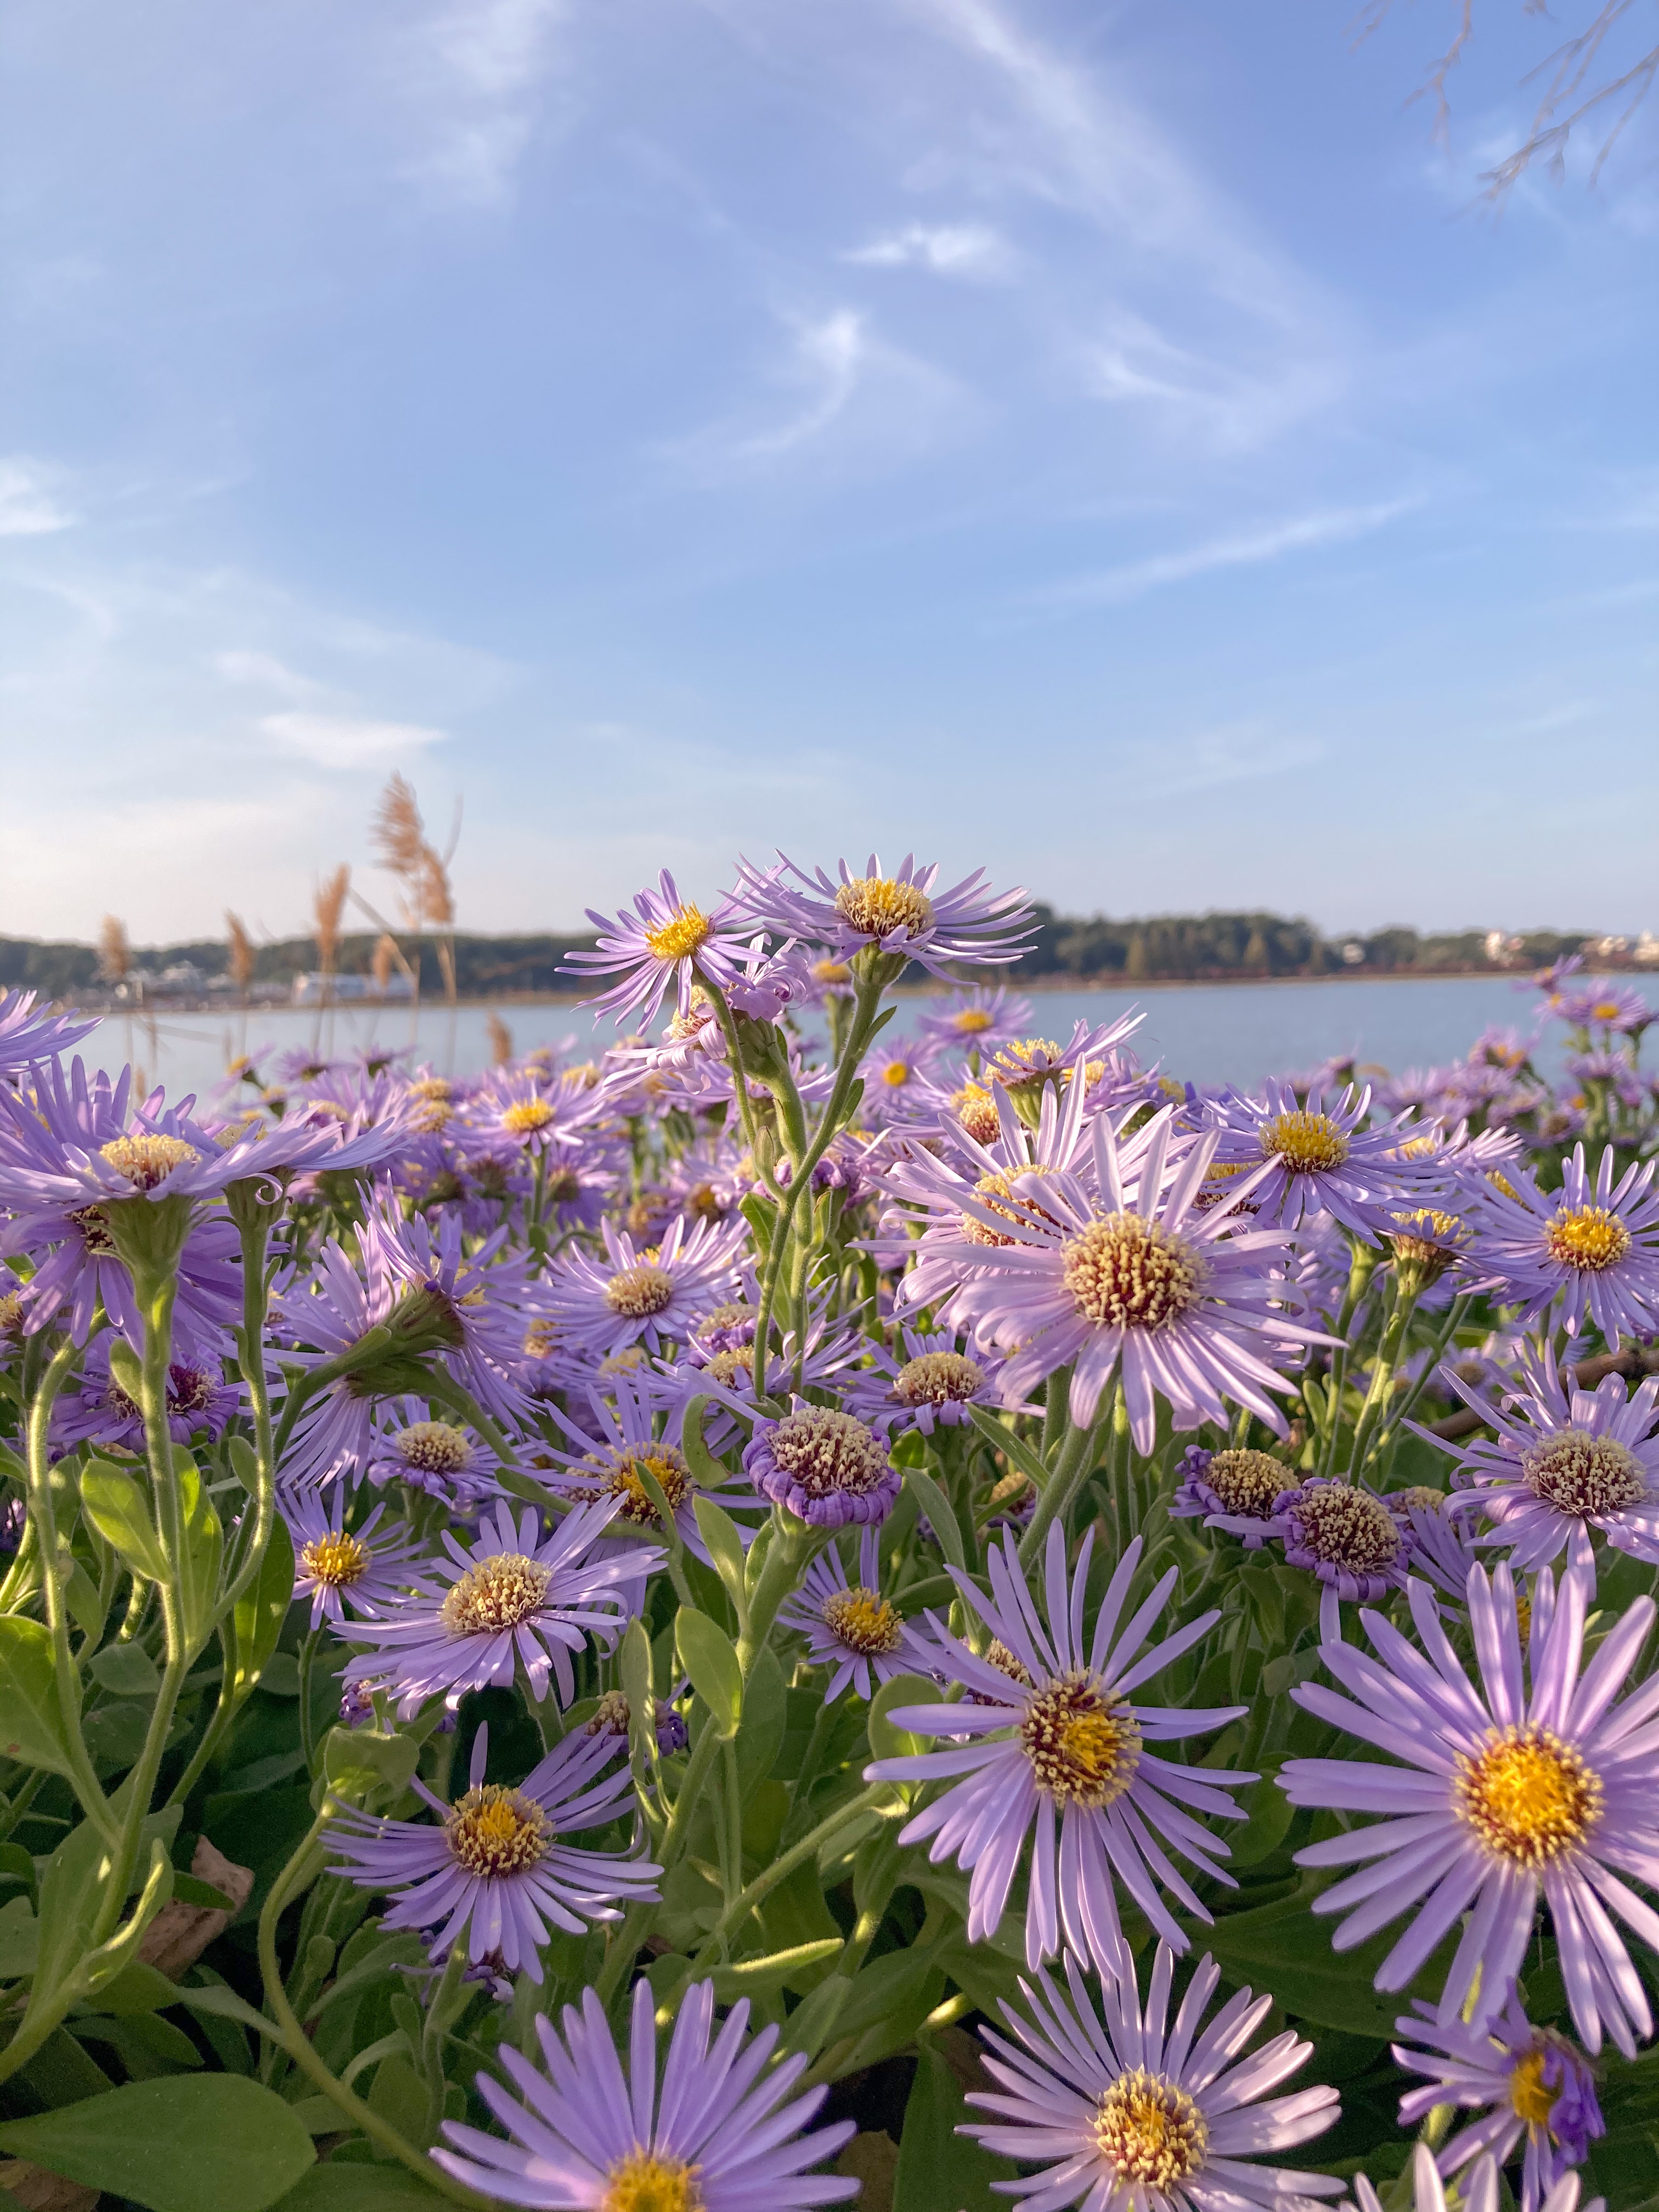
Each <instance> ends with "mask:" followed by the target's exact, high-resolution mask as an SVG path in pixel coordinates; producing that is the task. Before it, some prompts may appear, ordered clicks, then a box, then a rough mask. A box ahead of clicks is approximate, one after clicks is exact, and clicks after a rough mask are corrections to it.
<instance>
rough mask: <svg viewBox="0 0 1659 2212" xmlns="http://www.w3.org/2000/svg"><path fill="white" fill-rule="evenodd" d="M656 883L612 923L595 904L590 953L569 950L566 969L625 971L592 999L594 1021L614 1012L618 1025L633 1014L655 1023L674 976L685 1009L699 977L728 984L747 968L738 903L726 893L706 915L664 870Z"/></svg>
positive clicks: (577, 971) (601, 972)
mask: <svg viewBox="0 0 1659 2212" xmlns="http://www.w3.org/2000/svg"><path fill="white" fill-rule="evenodd" d="M657 881H658V884H659V890H654V891H653V890H642V891H641V892H639V893H638V894H637V895H636V896H635V900H634V911H633V912H632V914H629V913H628V912H627V911H626V910H624V911H623V913H621V914H619V915H617V917H616V919H615V921H611V919H610V917H609V916H608V915H602V914H595V913H594V911H593V910H592V908H591V907H590V908H588V910H587V918H588V920H589V921H591V922H592V925H593V927H594V928H595V929H597V930H598V931H599V942H598V944H597V945H596V946H595V948H594V950H593V951H592V952H586V951H584V952H569V953H567V954H566V955H565V958H564V962H563V965H564V968H565V969H566V970H567V971H568V972H570V973H574V974H575V975H616V974H617V973H618V972H620V973H621V975H622V981H621V982H619V983H615V984H613V985H612V986H611V988H610V990H608V991H606V992H605V993H603V994H601V995H600V996H599V997H598V998H596V999H594V1000H592V1001H591V1003H592V1007H593V1012H594V1017H595V1018H596V1019H597V1018H598V1017H599V1015H600V1014H601V1013H609V1014H614V1015H615V1016H616V1018H617V1020H618V1021H619V1022H620V1021H623V1020H624V1019H626V1018H631V1017H638V1018H640V1019H641V1020H642V1021H645V1022H649V1021H650V1020H651V1018H652V1017H653V1015H654V1014H655V1013H656V1012H657V1009H658V1008H659V1006H661V1004H662V1001H663V994H664V993H665V991H666V990H667V988H668V986H669V983H670V981H672V982H673V984H674V986H675V994H676V999H677V1002H678V1007H679V1011H680V1012H681V1013H682V1014H684V1013H686V1012H688V1011H689V1010H690V1004H691V987H692V983H693V981H695V979H696V977H697V976H698V975H700V974H701V975H703V976H704V977H706V978H707V979H708V981H711V982H713V983H715V984H717V985H719V986H720V987H721V988H722V989H724V988H725V987H726V986H728V985H729V984H731V983H732V982H734V981H737V980H738V978H739V977H740V976H741V975H742V973H743V962H744V953H745V952H746V951H747V950H748V946H747V945H746V944H745V942H744V933H743V930H742V927H740V926H739V920H740V917H739V909H738V906H737V904H736V902H734V901H733V900H732V899H731V898H724V899H722V900H721V901H720V903H719V905H718V906H716V908H714V912H713V913H712V914H704V912H703V911H702V908H701V907H698V906H696V905H693V904H692V903H691V902H689V901H687V900H683V899H682V898H681V896H680V895H679V890H678V886H677V885H676V884H675V882H674V878H672V876H671V875H670V874H669V872H668V871H667V869H666V868H665V869H664V870H663V871H662V873H661V874H660V875H659V877H658V878H657Z"/></svg>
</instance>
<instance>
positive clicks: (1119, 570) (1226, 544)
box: [1035, 497, 1422, 606]
mask: <svg viewBox="0 0 1659 2212" xmlns="http://www.w3.org/2000/svg"><path fill="white" fill-rule="evenodd" d="M1421 505H1422V501H1421V500H1420V499H1419V498H1416V497H1411V498H1404V499H1390V500H1384V501H1380V502H1379V503H1378V504H1376V506H1372V507H1318V508H1316V509H1314V510H1313V511H1312V512H1311V513H1306V514H1294V515H1288V516H1286V517H1285V519H1284V520H1282V521H1279V522H1273V523H1268V524H1267V525H1265V526H1263V527H1261V529H1258V530H1249V531H1241V532H1238V533H1237V534H1236V535H1229V536H1226V537H1222V538H1206V539H1205V540H1204V541H1203V543H1202V544H1198V545H1188V546H1185V547H1183V548H1182V550H1180V551H1179V552H1175V553H1155V554H1152V555H1151V556H1149V557H1148V558H1146V560H1142V561H1125V562H1120V563H1119V564H1118V565H1117V566H1116V567H1115V568H1097V569H1095V570H1093V571H1091V573H1090V574H1085V575H1081V576H1073V577H1068V578H1066V579H1065V580H1062V581H1060V582H1059V583H1056V584H1051V585H1049V586H1047V587H1046V588H1045V589H1044V590H1042V592H1038V593H1036V595H1035V596H1036V598H1037V599H1039V600H1040V601H1041V602H1042V603H1043V604H1045V605H1073V606H1076V605H1087V604H1092V605H1112V604H1114V603H1115V602H1117V601H1120V600H1123V599H1139V597H1140V596H1141V595H1142V593H1143V592H1152V591H1157V590H1158V589H1159V588H1160V587H1161V586H1164V585H1166V584H1184V583H1188V582H1189V581H1190V580H1192V578H1194V576H1203V575H1207V574H1210V573H1211V572H1212V570H1215V569H1218V568H1249V567H1252V566H1254V565H1255V564H1256V563H1258V562H1264V561H1279V560H1283V559H1284V557H1285V555H1286V554H1290V553H1303V552H1307V551H1309V550H1311V549H1312V548H1313V547H1315V546H1319V545H1336V544H1342V543H1343V542H1344V541H1346V540H1347V539H1350V538H1364V537H1366V536H1368V535H1369V534H1370V532H1372V531H1374V530H1381V529H1383V528H1384V527H1385V526H1387V525H1388V524H1389V523H1390V522H1394V521H1396V520H1398V519H1399V518H1400V516H1401V515H1402V514H1408V513H1411V512H1412V510H1413V508H1415V507H1420V506H1421Z"/></svg>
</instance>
